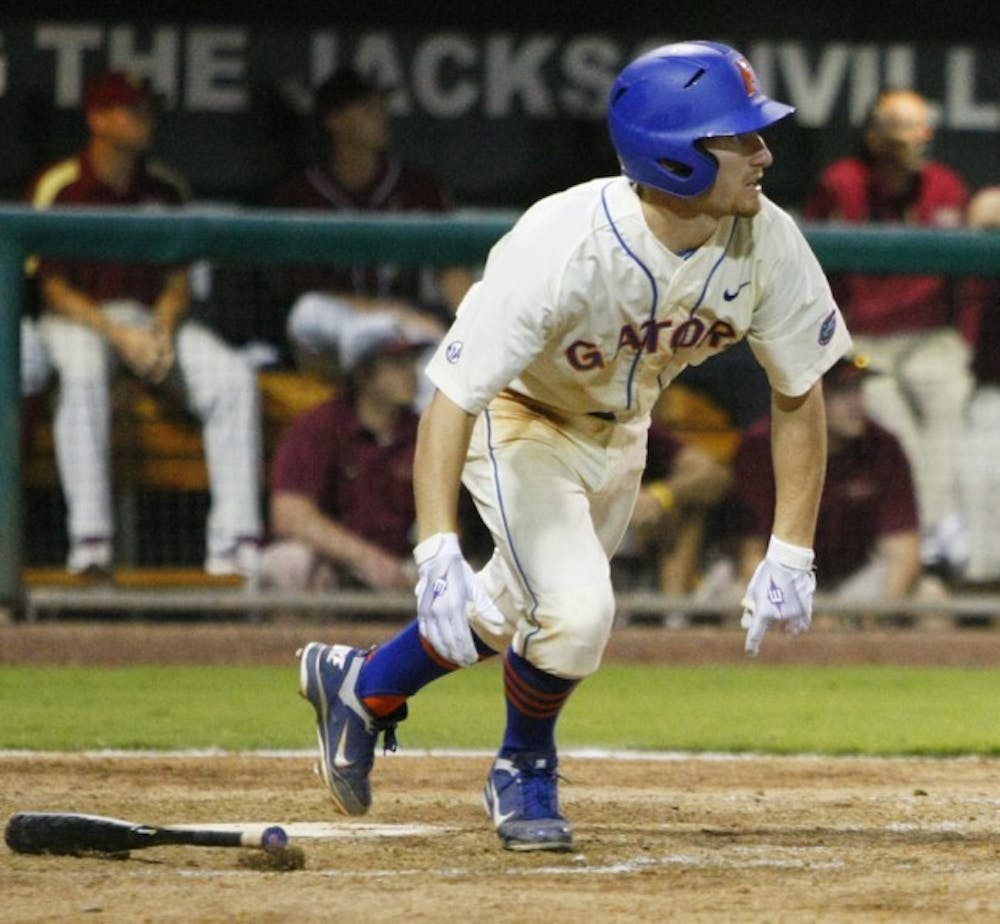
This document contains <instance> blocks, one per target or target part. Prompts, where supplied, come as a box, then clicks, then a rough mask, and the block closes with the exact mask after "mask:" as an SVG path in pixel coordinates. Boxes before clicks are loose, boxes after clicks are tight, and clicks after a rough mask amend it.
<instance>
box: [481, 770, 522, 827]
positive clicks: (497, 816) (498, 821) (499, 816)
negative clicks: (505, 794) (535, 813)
mask: <svg viewBox="0 0 1000 924" xmlns="http://www.w3.org/2000/svg"><path fill="white" fill-rule="evenodd" d="M487 785H488V786H489V788H490V816H491V817H492V819H493V827H494V828H499V827H500V825H502V824H503V823H504V822H505V821H507V820H508V819H509V818H513V817H514V815H516V814H517V812H508V813H507V814H506V815H504V814H503V813H502V812H499V811H497V809H498V808H499V807H500V799H499V798H498V797H497V791H496V789H494V787H493V782H492V780H491V781H490V782H489V783H488V784H487Z"/></svg>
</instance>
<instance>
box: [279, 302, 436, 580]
mask: <svg viewBox="0 0 1000 924" xmlns="http://www.w3.org/2000/svg"><path fill="white" fill-rule="evenodd" d="M338 344H339V351H338V352H339V364H340V367H341V369H342V370H343V374H344V383H343V384H344V387H343V389H342V390H341V391H340V392H339V394H337V395H336V396H335V397H333V398H331V399H330V400H329V401H325V402H323V403H322V404H320V405H319V406H318V407H315V408H313V409H311V410H309V411H306V412H305V413H304V414H303V415H301V416H300V417H299V418H298V419H297V420H295V421H294V422H293V423H292V424H291V426H290V427H289V428H288V430H287V431H286V432H285V434H284V435H283V436H282V438H281V441H280V443H279V445H278V448H277V450H276V452H275V457H274V461H273V463H272V469H271V500H270V527H271V534H272V538H273V541H272V542H271V543H270V544H269V545H267V547H266V548H265V549H264V552H263V555H262V561H261V584H262V586H263V587H266V588H272V589H277V590H282V591H326V590H331V589H333V588H336V587H368V588H371V589H373V590H382V591H401V590H411V589H412V588H413V585H414V583H415V582H416V577H417V574H416V567H415V566H414V564H413V560H412V558H411V556H410V550H411V548H412V545H413V527H414V521H415V519H416V511H415V508H414V502H413V454H414V449H415V447H416V439H417V416H416V414H415V413H414V411H413V408H412V405H413V401H414V398H415V396H416V393H417V387H418V369H417V362H418V358H419V355H420V353H421V351H422V350H423V349H425V348H426V346H427V340H426V338H425V337H421V335H420V332H419V331H414V330H412V329H407V328H406V327H405V326H404V325H401V324H400V323H399V322H397V321H396V320H394V319H392V318H389V317H386V316H376V315H359V316H357V317H355V318H353V319H352V320H350V321H349V322H347V323H345V324H344V325H343V326H342V327H341V329H340V331H339V340H338Z"/></svg>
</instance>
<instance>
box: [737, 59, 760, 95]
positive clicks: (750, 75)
mask: <svg viewBox="0 0 1000 924" xmlns="http://www.w3.org/2000/svg"><path fill="white" fill-rule="evenodd" d="M736 67H737V68H739V71H740V76H741V77H742V78H743V86H745V87H746V88H747V96H754V95H755V94H756V93H757V92H758V90H757V75H756V74H755V73H754V72H753V68H752V67H751V66H750V62H749V61H747V59H746V58H737V59H736Z"/></svg>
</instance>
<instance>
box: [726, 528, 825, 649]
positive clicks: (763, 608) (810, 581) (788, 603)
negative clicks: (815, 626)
mask: <svg viewBox="0 0 1000 924" xmlns="http://www.w3.org/2000/svg"><path fill="white" fill-rule="evenodd" d="M812 565H813V552H812V549H807V548H803V547H802V546H796V545H791V544H789V543H787V542H782V541H781V540H780V539H777V538H776V537H774V536H772V537H771V541H770V543H769V544H768V547H767V555H766V557H765V558H764V560H763V561H762V562H761V563H760V564H759V565H757V570H756V571H754V573H753V577H752V578H751V579H750V583H749V585H748V586H747V590H746V594H744V596H743V600H742V602H741V604H740V605H741V606H742V607H743V618H742V620H741V622H740V624H741V625H742V627H743V628H744V629H746V630H747V637H746V645H745V649H746V651H747V652H749V653H750V654H751V655H756V654H757V653H758V652H759V651H760V644H761V642H762V641H763V640H764V634H765V633H766V632H767V630H768V629H769V628H770V627H771V626H772V625H774V624H776V623H780V624H783V625H784V627H785V631H786V632H789V633H790V634H792V635H798V634H799V633H801V632H805V631H806V630H808V628H809V626H810V625H811V624H812V605H813V594H814V593H815V592H816V574H815V572H814V571H813V568H812Z"/></svg>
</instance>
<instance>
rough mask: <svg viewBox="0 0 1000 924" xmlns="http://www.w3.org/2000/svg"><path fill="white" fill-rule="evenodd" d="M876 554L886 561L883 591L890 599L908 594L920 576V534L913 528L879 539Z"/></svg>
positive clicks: (897, 598)
mask: <svg viewBox="0 0 1000 924" xmlns="http://www.w3.org/2000/svg"><path fill="white" fill-rule="evenodd" d="M877 555H878V556H879V557H880V558H883V559H884V560H885V562H886V566H887V567H886V571H887V574H886V586H885V593H886V596H887V597H888V598H889V599H890V600H899V599H901V598H903V597H906V596H909V594H910V593H911V592H912V591H913V588H914V586H915V585H916V583H917V580H918V579H919V577H920V573H921V565H920V536H919V534H918V533H917V532H916V531H915V530H907V531H906V532H901V533H893V534H891V535H889V536H884V537H883V538H882V539H880V540H879V543H878V552H877Z"/></svg>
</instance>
